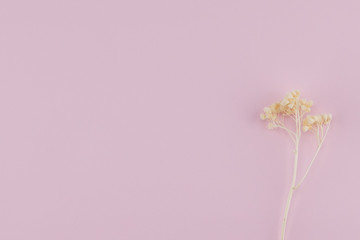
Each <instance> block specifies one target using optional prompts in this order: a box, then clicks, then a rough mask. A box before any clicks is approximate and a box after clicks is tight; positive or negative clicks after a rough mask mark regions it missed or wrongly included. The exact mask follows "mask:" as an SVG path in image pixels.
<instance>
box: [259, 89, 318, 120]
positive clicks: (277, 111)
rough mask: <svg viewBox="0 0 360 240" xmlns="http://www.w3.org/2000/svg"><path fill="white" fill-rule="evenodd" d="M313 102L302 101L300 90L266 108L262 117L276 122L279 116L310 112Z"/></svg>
mask: <svg viewBox="0 0 360 240" xmlns="http://www.w3.org/2000/svg"><path fill="white" fill-rule="evenodd" d="M312 104H313V102H312V101H308V100H306V99H300V92H299V91H298V90H295V91H292V92H290V93H288V94H287V95H286V96H285V97H284V99H282V100H281V101H280V102H276V103H273V104H271V105H270V106H269V107H265V108H264V113H262V114H261V115H260V118H261V119H262V120H269V121H276V120H277V118H278V116H279V115H283V116H295V115H296V114H304V113H307V112H310V109H311V106H312Z"/></svg>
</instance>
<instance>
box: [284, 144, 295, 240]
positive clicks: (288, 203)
mask: <svg viewBox="0 0 360 240" xmlns="http://www.w3.org/2000/svg"><path fill="white" fill-rule="evenodd" d="M298 149H299V138H297V139H296V145H295V159H294V171H293V177H292V182H291V187H290V190H289V193H288V199H287V202H286V207H285V212H284V218H283V224H282V229H281V240H284V239H285V230H286V223H287V219H288V214H289V209H290V205H291V200H292V196H293V194H294V191H295V183H296V174H297V165H298V157H299V150H298Z"/></svg>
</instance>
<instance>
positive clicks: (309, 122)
mask: <svg viewBox="0 0 360 240" xmlns="http://www.w3.org/2000/svg"><path fill="white" fill-rule="evenodd" d="M331 119H332V115H331V114H319V115H309V116H307V117H306V118H305V119H304V121H303V130H304V131H305V132H307V131H309V130H311V129H313V128H315V127H319V126H322V125H327V124H329V123H330V121H331Z"/></svg>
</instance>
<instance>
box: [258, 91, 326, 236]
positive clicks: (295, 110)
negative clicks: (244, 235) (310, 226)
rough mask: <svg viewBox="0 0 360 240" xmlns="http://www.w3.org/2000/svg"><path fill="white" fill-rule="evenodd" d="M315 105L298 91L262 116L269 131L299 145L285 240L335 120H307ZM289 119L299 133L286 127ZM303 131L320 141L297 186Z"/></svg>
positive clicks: (284, 219)
mask: <svg viewBox="0 0 360 240" xmlns="http://www.w3.org/2000/svg"><path fill="white" fill-rule="evenodd" d="M312 104H313V102H312V101H308V100H306V99H300V92H299V91H297V90H296V91H292V92H290V93H289V94H287V95H286V96H285V98H284V99H283V100H281V101H280V102H276V103H273V104H271V105H270V106H269V107H265V108H264V113H262V114H261V115H260V118H261V119H262V120H266V121H267V122H268V128H269V129H275V128H280V129H282V130H285V131H286V132H287V133H288V134H289V136H290V138H291V140H292V141H293V143H294V145H295V150H294V154H295V156H294V170H293V176H292V181H291V187H290V190H289V193H288V198H287V203H286V206H285V211H284V218H283V222H282V229H281V240H284V239H285V230H286V222H287V219H288V213H289V209H290V205H291V199H292V196H293V194H294V191H295V190H296V189H297V188H298V187H299V186H300V185H301V184H302V183H303V182H304V180H305V178H306V176H307V175H308V173H309V171H310V168H311V166H312V165H313V163H314V160H315V158H316V156H317V155H318V153H319V150H320V148H321V146H322V144H323V142H324V140H325V137H326V134H327V132H328V130H329V127H330V122H331V119H332V116H331V114H320V115H308V116H306V117H305V116H304V115H305V114H306V113H308V112H310V110H311V106H312ZM286 119H291V120H292V121H295V129H291V128H290V127H289V126H288V125H287V124H286V123H285V120H286ZM302 131H304V132H308V131H310V132H313V133H314V134H315V136H316V139H317V149H316V152H315V155H314V157H313V158H312V160H311V162H310V164H309V166H308V168H307V169H306V172H305V174H304V176H303V177H302V178H301V179H300V181H299V182H298V183H297V167H298V157H299V142H300V138H301V133H302Z"/></svg>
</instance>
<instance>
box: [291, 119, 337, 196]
mask: <svg viewBox="0 0 360 240" xmlns="http://www.w3.org/2000/svg"><path fill="white" fill-rule="evenodd" d="M329 128H330V123H329V125H327V128H326V131H325V134H324V137H323V138H322V139H321V141H320V144H319V146H318V148H317V150H316V152H315V155H314V157H313V159H312V160H311V162H310V164H309V166H308V168H307V169H306V172H305V174H304V176H303V177H302V179H301V180H300V182H299V183H298V184H297V185H296V186H295V189H297V188H298V187H300V185H301V184H302V183H303V182H304V180H305V178H306V176H307V175H308V173H309V171H310V168H311V166H312V165H313V163H314V161H315V159H316V157H317V155H318V153H319V151H320V148H321V146H322V144H323V142H324V140H325V138H326V135H327V132H328V130H329Z"/></svg>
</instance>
